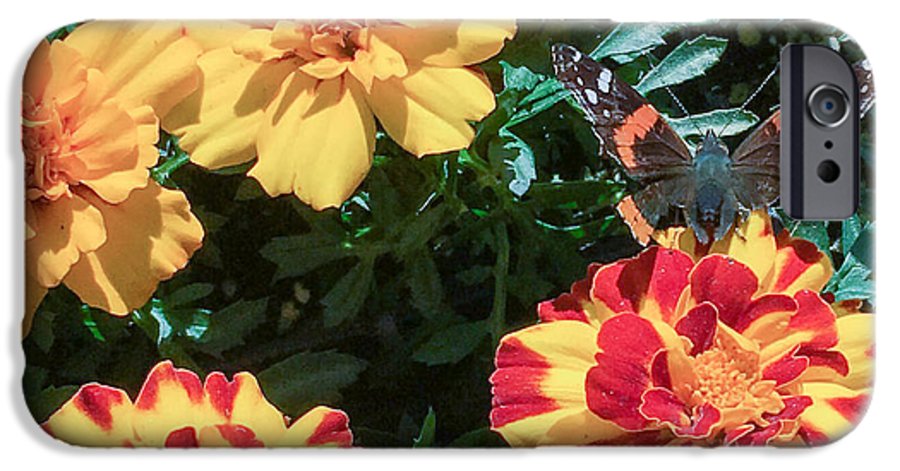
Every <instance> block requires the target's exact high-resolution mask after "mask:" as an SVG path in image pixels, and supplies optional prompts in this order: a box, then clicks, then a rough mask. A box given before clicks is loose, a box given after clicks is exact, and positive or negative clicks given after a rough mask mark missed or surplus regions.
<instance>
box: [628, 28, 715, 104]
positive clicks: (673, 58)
mask: <svg viewBox="0 0 900 471" xmlns="http://www.w3.org/2000/svg"><path fill="white" fill-rule="evenodd" d="M727 44H728V40H727V39H722V38H717V37H713V36H707V35H705V34H701V35H700V36H697V37H696V38H694V39H689V40H687V41H684V42H682V43H681V44H679V45H678V47H676V48H675V49H674V50H673V51H672V52H670V53H669V55H667V56H666V57H665V58H663V60H662V61H661V62H660V63H659V64H657V66H656V67H654V68H653V69H651V70H650V72H648V73H647V75H645V76H644V79H643V80H641V81H640V83H638V84H637V86H635V89H637V91H638V92H640V93H641V94H643V95H646V94H647V92H650V91H652V90H656V89H657V88H662V87H668V86H670V85H675V84H679V83H682V82H686V81H688V80H690V79H692V78H694V77H697V76H700V75H703V73H704V72H705V71H706V70H707V69H709V68H710V67H712V66H713V65H715V64H716V63H717V62H719V58H720V57H721V56H722V53H724V52H725V46H726V45H727Z"/></svg>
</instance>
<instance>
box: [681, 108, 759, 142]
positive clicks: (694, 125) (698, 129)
mask: <svg viewBox="0 0 900 471" xmlns="http://www.w3.org/2000/svg"><path fill="white" fill-rule="evenodd" d="M667 121H668V122H669V125H671V126H672V129H673V130H674V131H675V132H677V133H678V134H679V135H680V136H681V137H682V138H684V139H688V138H691V137H703V136H704V135H705V134H706V132H707V131H713V132H715V133H716V135H717V136H719V137H725V136H734V135H737V134H740V133H742V132H744V131H746V130H748V129H751V128H752V127H753V126H754V125H755V124H756V123H758V122H759V117H758V116H756V115H755V114H753V113H752V112H750V111H747V110H741V109H738V108H731V109H727V110H715V111H710V112H707V113H700V114H695V115H691V116H690V117H687V116H685V117H682V118H667Z"/></svg>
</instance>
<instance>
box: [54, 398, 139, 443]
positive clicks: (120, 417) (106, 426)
mask: <svg viewBox="0 0 900 471" xmlns="http://www.w3.org/2000/svg"><path fill="white" fill-rule="evenodd" d="M131 413H132V404H131V399H130V398H129V397H128V395H127V394H125V391H122V390H121V389H118V388H113V387H109V386H104V385H101V384H97V383H90V384H86V385H84V386H82V387H81V388H80V389H79V390H78V392H77V393H75V395H74V396H72V397H71V398H70V399H69V400H68V401H66V402H65V403H64V404H63V405H62V406H61V407H60V408H59V410H57V411H56V412H54V413H53V415H51V416H50V418H49V419H48V420H47V422H45V423H44V424H43V427H44V430H46V431H47V433H50V434H51V435H53V436H54V437H56V438H59V439H60V440H62V441H64V442H66V443H70V444H73V445H81V446H98V447H122V446H131V445H132V444H133V443H132V441H133V439H134V432H133V430H132V420H131V419H132V415H131Z"/></svg>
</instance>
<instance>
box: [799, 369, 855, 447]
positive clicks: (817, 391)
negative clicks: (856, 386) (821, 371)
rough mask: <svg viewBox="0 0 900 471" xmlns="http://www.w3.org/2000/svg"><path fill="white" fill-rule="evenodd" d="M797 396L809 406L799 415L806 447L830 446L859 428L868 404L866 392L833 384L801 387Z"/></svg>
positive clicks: (808, 384) (806, 384)
mask: <svg viewBox="0 0 900 471" xmlns="http://www.w3.org/2000/svg"><path fill="white" fill-rule="evenodd" d="M801 394H803V395H806V396H809V397H811V398H812V400H813V404H812V405H811V406H809V407H808V408H807V409H806V410H805V411H803V413H802V414H801V415H800V427H801V430H800V433H801V435H804V438H805V439H806V440H807V442H808V443H811V444H817V445H822V444H826V443H831V442H833V441H835V440H838V439H839V438H841V437H843V436H844V435H846V434H848V433H849V432H850V431H851V430H853V428H854V427H855V426H856V425H857V424H859V421H860V420H861V419H862V415H863V414H864V413H865V410H866V407H867V406H868V403H869V391H868V390H863V391H854V390H852V389H849V388H846V387H844V386H841V385H837V384H830V383H804V384H803V388H802V392H801Z"/></svg>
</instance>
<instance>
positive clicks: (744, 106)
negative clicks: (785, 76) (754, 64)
mask: <svg viewBox="0 0 900 471" xmlns="http://www.w3.org/2000/svg"><path fill="white" fill-rule="evenodd" d="M776 72H778V64H775V67H772V70H771V71H769V75H766V78H765V79H763V81H762V83H760V84H759V86H758V87H756V90H753V93H751V94H750V96H748V97H747V99H746V100H744V103H742V104H741V107H740V108H738V112H737V113H733V114H732V115H731V118H729V119H728V122H726V123H725V126H723V127H722V129H721V130H720V131H719V132H718V133H717V134H716V135H717V136H721V135H722V134H723V133H724V132H725V130H727V129H728V126H731V123H732V122H734V118H735V117H736V116H737V115H738V114H740V113H741V112H742V111H744V110H746V109H747V106H749V105H750V103H751V102H752V101H753V100H754V99H755V98H756V96H757V95H759V94H760V93H761V92H762V91H763V88H765V87H766V84H768V83H769V80H772V77H774V76H775V73H776Z"/></svg>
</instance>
